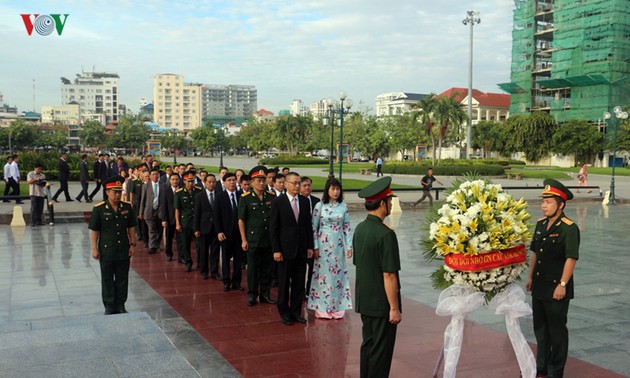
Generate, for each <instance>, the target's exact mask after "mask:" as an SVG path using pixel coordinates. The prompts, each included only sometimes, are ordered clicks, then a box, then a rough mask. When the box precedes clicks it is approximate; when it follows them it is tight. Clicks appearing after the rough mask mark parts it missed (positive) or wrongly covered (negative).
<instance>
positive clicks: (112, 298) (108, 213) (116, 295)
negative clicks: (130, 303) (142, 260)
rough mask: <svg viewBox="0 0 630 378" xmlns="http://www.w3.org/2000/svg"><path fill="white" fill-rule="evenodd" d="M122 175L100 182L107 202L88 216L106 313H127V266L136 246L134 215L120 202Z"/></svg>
mask: <svg viewBox="0 0 630 378" xmlns="http://www.w3.org/2000/svg"><path fill="white" fill-rule="evenodd" d="M124 181H125V179H124V178H123V177H121V176H114V177H111V178H109V179H107V180H105V181H104V182H103V186H104V188H105V193H106V194H107V199H106V200H105V201H103V202H100V203H98V204H96V205H95V206H94V208H93V210H92V215H91V216H90V225H89V229H90V230H92V233H91V240H92V257H93V258H94V259H96V260H99V263H100V267H101V287H102V293H101V295H102V298H103V305H104V306H105V314H106V315H109V314H118V313H126V312H127V310H125V302H126V301H127V291H128V286H129V285H128V283H129V263H130V258H131V256H133V254H134V251H135V247H136V232H135V230H134V227H135V226H136V214H135V212H134V211H133V208H132V207H131V204H129V203H128V202H123V201H121V200H120V197H121V195H122V189H123V188H122V184H123V182H124Z"/></svg>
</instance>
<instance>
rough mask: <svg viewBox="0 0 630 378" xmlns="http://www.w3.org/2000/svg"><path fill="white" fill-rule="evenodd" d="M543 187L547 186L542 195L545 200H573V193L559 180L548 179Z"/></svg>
mask: <svg viewBox="0 0 630 378" xmlns="http://www.w3.org/2000/svg"><path fill="white" fill-rule="evenodd" d="M543 185H544V186H545V190H544V191H543V193H542V197H543V198H548V197H554V196H555V197H560V198H562V199H563V200H565V201H568V200H570V199H573V193H571V191H570V190H569V189H567V187H566V186H564V185H563V184H562V183H561V182H559V181H558V180H554V179H550V178H548V179H545V181H543Z"/></svg>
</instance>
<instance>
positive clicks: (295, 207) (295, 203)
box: [291, 197, 300, 222]
mask: <svg viewBox="0 0 630 378" xmlns="http://www.w3.org/2000/svg"><path fill="white" fill-rule="evenodd" d="M291 202H292V204H291V207H292V208H293V215H295V221H296V222H297V221H298V217H299V215H300V212H299V210H298V204H297V197H293V200H292V201H291Z"/></svg>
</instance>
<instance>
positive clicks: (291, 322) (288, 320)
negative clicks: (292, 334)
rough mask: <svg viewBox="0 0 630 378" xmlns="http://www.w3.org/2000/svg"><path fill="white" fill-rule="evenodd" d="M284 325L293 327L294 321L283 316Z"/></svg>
mask: <svg viewBox="0 0 630 378" xmlns="http://www.w3.org/2000/svg"><path fill="white" fill-rule="evenodd" d="M282 323H283V324H284V325H288V326H290V325H293V320H291V318H287V317H284V316H283V317H282Z"/></svg>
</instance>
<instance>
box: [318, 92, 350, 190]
mask: <svg viewBox="0 0 630 378" xmlns="http://www.w3.org/2000/svg"><path fill="white" fill-rule="evenodd" d="M339 100H340V101H341V102H340V103H337V101H335V100H334V99H332V98H327V99H325V100H324V106H325V107H326V109H327V110H326V111H325V112H324V117H323V120H324V126H327V125H328V124H329V123H330V168H329V170H328V178H329V179H331V178H334V177H335V172H334V168H333V150H334V148H335V145H334V142H333V139H334V137H333V135H334V129H335V117H337V119H338V120H339V152H338V155H337V157H338V158H339V182H342V179H343V116H344V114H348V113H350V108H351V107H352V100H350V99H349V98H348V94H347V93H346V92H345V91H341V92H339Z"/></svg>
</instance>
